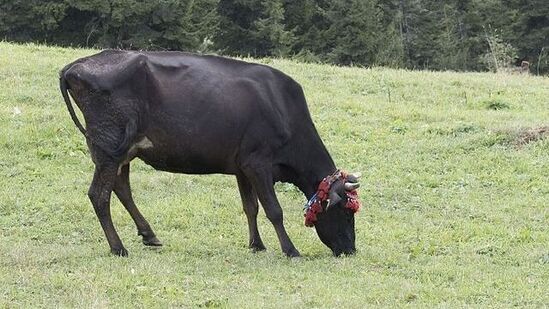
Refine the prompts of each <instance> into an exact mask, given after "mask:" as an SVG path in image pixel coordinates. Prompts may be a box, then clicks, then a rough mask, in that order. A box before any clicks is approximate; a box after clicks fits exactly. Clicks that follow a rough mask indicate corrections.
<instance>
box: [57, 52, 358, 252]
mask: <svg viewBox="0 0 549 309" xmlns="http://www.w3.org/2000/svg"><path fill="white" fill-rule="evenodd" d="M60 87H61V92H62V94H63V97H64V100H65V102H66V104H67V107H68V109H69V112H70V115H71V117H72V119H73V121H74V122H75V124H76V125H77V127H78V128H79V130H80V131H81V132H82V133H83V134H84V135H85V137H86V142H87V144H88V147H89V149H90V153H91V157H92V160H93V162H94V163H95V174H94V177H93V181H92V183H91V186H90V189H89V192H88V195H89V198H90V200H91V202H92V204H93V207H94V210H95V212H96V214H97V217H98V218H99V221H100V223H101V226H102V228H103V231H104V232H105V235H106V237H107V240H108V242H109V245H110V248H111V252H112V253H113V254H116V255H121V256H126V255H127V254H128V252H127V251H126V249H125V248H124V246H123V245H122V242H121V241H120V238H119V236H118V234H117V233H116V231H115V228H114V226H113V222H112V220H111V215H110V197H111V192H112V191H114V193H115V194H116V195H117V196H118V198H119V199H120V201H121V202H122V204H123V205H124V207H125V208H126V209H127V210H128V212H129V213H130V215H131V217H132V218H133V220H134V221H135V224H136V225H137V229H138V234H139V235H141V236H142V237H143V243H144V244H145V245H151V246H160V245H161V243H160V241H159V240H158V239H157V238H156V236H155V233H154V232H153V230H152V229H151V227H150V226H149V224H148V222H147V221H146V220H145V218H143V216H142V215H141V213H140V212H139V210H138V209H137V207H136V206H135V203H134V201H133V199H132V195H131V191H130V184H129V163H130V161H131V160H133V159H134V158H136V157H137V158H140V159H141V160H143V161H144V162H145V163H147V164H149V165H151V166H152V167H154V168H155V169H157V170H162V171H168V172H174V173H187V174H211V173H221V174H230V175H235V176H236V179H237V182H238V188H239V190H240V195H241V197H242V203H243V206H244V212H245V213H246V217H247V219H248V226H249V233H250V240H249V245H250V247H251V248H252V249H253V250H264V249H265V246H264V245H263V242H262V240H261V237H260V235H259V232H258V229H257V222H256V218H257V212H258V203H257V200H258V198H259V201H260V202H261V204H262V205H263V208H264V209H265V213H266V215H267V217H268V218H269V220H270V221H271V222H272V224H273V225H274V228H275V230H276V233H277V236H278V239H279V241H280V245H281V247H282V251H283V252H284V253H285V254H286V255H287V256H291V257H293V256H299V252H298V251H297V249H296V248H295V247H294V245H293V244H292V241H291V240H290V238H289V237H288V235H287V233H286V230H285V228H284V225H283V218H282V209H281V207H280V205H279V202H278V200H277V197H276V195H275V191H274V188H273V184H274V182H277V181H283V182H290V183H292V184H295V185H296V186H297V187H298V188H299V189H300V190H301V191H302V192H303V193H304V194H305V196H306V197H307V198H311V197H312V196H313V195H314V194H315V192H316V190H317V186H318V185H319V183H320V182H321V180H322V179H323V178H324V177H326V176H327V175H331V174H333V173H334V172H335V171H336V167H335V165H334V162H333V161H332V158H331V157H330V155H329V154H328V151H327V150H326V148H325V146H324V144H323V143H322V141H321V139H320V137H319V135H318V133H317V131H316V129H315V126H314V125H313V122H312V120H311V117H310V115H309V111H308V108H307V104H306V102H305V97H304V94H303V90H302V88H301V86H300V85H299V84H298V83H297V82H295V81H294V80H292V79H291V78H290V77H288V76H287V75H285V74H283V73H282V72H280V71H278V70H275V69H273V68H270V67H267V66H264V65H259V64H252V63H246V62H243V61H237V60H232V59H227V58H223V57H216V56H200V55H194V54H189V53H181V52H132V51H118V50H109V51H103V52H101V53H98V54H96V55H93V56H89V57H85V58H82V59H79V60H76V61H75V62H73V63H71V64H69V65H67V66H66V67H65V68H63V70H62V71H61V72H60ZM68 92H70V94H71V96H72V98H73V99H74V101H75V103H76V105H77V106H78V107H79V109H80V110H81V111H82V114H83V115H84V119H85V123H86V128H85V129H84V127H83V126H82V125H81V124H80V122H79V121H78V118H77V117H76V114H75V112H74V110H73V108H72V106H71V102H70V99H69V96H68ZM345 181H347V183H346V184H347V190H350V189H349V188H350V187H353V188H356V187H358V182H357V181H356V178H355V177H353V176H349V177H348V178H347V180H345V179H344V178H341V177H340V178H338V179H335V182H334V183H333V185H332V186H331V187H330V192H329V193H330V194H329V196H330V198H331V199H330V200H331V202H330V201H328V202H324V203H323V207H324V209H325V211H324V212H322V213H319V214H318V216H317V220H316V222H315V228H316V231H317V233H318V235H319V237H320V239H321V240H322V242H323V243H324V244H326V245H327V246H328V247H329V248H330V249H331V250H332V251H333V253H334V254H335V255H340V254H342V253H345V254H352V253H354V252H355V231H354V213H353V212H352V211H350V210H349V209H346V208H345V200H346V192H345V190H346V187H345V186H344V184H343V182H345ZM328 205H329V206H330V208H329V209H326V207H327V206H328Z"/></svg>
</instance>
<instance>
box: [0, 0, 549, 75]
mask: <svg viewBox="0 0 549 309" xmlns="http://www.w3.org/2000/svg"><path fill="white" fill-rule="evenodd" d="M0 38H3V39H5V40H10V41H16V42H29V41H32V42H42V43H48V44H57V45H61V46H81V47H99V48H124V49H154V50H186V51H194V52H215V53H220V54H224V55H250V56H254V57H265V56H277V57H278V56H280V57H292V58H296V59H299V60H301V61H310V62H326V63H333V64H338V65H357V66H388V67H395V68H409V69H431V70H456V71H486V70H492V71H497V70H500V69H504V68H509V67H512V66H513V65H520V64H521V63H524V62H528V64H529V70H530V71H531V72H532V73H537V74H547V73H549V1H547V0H270V1H262V0H156V1H139V0H0Z"/></svg>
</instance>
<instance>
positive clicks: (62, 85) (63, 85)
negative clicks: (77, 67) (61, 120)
mask: <svg viewBox="0 0 549 309" xmlns="http://www.w3.org/2000/svg"><path fill="white" fill-rule="evenodd" d="M64 75H65V74H64V71H62V72H61V74H60V75H59V88H60V89H61V94H62V95H63V99H65V104H67V108H68V109H69V114H70V115H71V118H72V121H73V122H74V124H75V125H76V127H77V128H78V130H80V132H82V134H84V136H85V135H86V129H84V127H83V126H82V123H80V120H78V117H77V116H76V112H75V111H74V108H73V107H72V103H71V99H70V97H69V92H68V89H69V84H68V83H67V80H66V79H65V76H64Z"/></svg>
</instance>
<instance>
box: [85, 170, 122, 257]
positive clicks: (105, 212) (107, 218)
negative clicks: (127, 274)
mask: <svg viewBox="0 0 549 309" xmlns="http://www.w3.org/2000/svg"><path fill="white" fill-rule="evenodd" d="M117 169H118V168H117V166H116V165H114V164H104V165H101V166H99V165H96V166H95V174H94V175H93V181H92V183H91V186H90V189H89V191H88V196H89V198H90V201H91V202H92V205H93V208H94V210H95V213H96V214H97V218H98V219H99V223H101V227H102V228H103V232H105V236H106V237H107V241H108V242H109V246H110V247H111V252H112V253H113V254H114V255H119V256H127V255H128V251H127V250H126V249H125V248H124V246H123V245H122V241H121V240H120V237H119V236H118V234H117V233H116V230H115V228H114V225H113V223H112V218H111V205H110V201H111V193H112V190H113V188H114V184H115V181H116V173H117Z"/></svg>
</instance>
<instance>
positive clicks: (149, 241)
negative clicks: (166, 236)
mask: <svg viewBox="0 0 549 309" xmlns="http://www.w3.org/2000/svg"><path fill="white" fill-rule="evenodd" d="M143 244H144V245H145V246H151V247H160V246H162V242H161V241H160V240H158V238H156V236H153V237H149V238H145V237H143Z"/></svg>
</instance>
